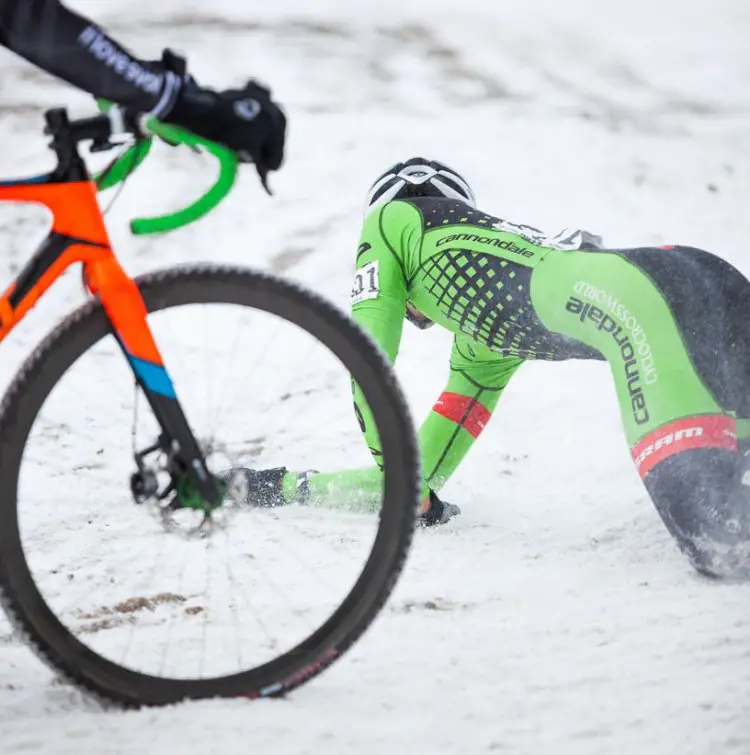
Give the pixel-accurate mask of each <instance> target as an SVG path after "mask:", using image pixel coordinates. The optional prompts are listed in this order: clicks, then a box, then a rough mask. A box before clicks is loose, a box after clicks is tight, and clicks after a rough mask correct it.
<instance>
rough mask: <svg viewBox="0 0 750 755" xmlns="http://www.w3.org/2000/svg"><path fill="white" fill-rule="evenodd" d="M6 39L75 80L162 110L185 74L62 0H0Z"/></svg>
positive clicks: (1, 37) (141, 107) (138, 107)
mask: <svg viewBox="0 0 750 755" xmlns="http://www.w3.org/2000/svg"><path fill="white" fill-rule="evenodd" d="M0 44H2V45H4V46H5V47H8V48H9V49H10V50H12V51H13V52H15V53H17V54H18V55H20V56H21V57H23V58H26V60H28V61H29V62H31V63H34V64H35V65H37V66H39V67H40V68H42V69H44V70H45V71H48V72H49V73H51V74H53V75H55V76H57V77H59V78H61V79H64V80H65V81H67V82H69V83H70V84H73V85H74V86H76V87H78V88H80V89H83V90H84V91H86V92H89V93H91V94H93V95H94V96H96V97H103V98H105V99H108V100H112V101H113V102H117V103H119V104H121V105H125V106H126V107H129V108H131V109H133V110H135V111H137V112H141V113H151V112H153V113H154V114H155V115H161V114H162V113H165V112H168V111H169V108H170V107H171V105H172V104H173V102H174V100H175V98H176V96H177V93H178V91H179V88H180V86H181V83H182V82H181V79H180V78H179V77H178V76H177V75H176V74H175V73H172V72H171V71H167V70H165V67H164V65H163V64H161V63H159V62H153V61H149V62H147V61H142V60H138V59H137V58H135V57H133V55H131V54H130V53H129V52H128V51H127V50H126V49H125V48H123V47H121V46H120V45H119V44H118V43H117V42H115V41H114V40H113V39H111V38H110V37H108V36H107V35H106V34H105V33H104V32H103V31H102V30H101V29H99V27H98V26H96V25H95V24H93V23H92V22H90V21H89V20H88V19H86V18H84V17H83V16H80V15H78V14H77V13H74V12H73V11H71V10H69V9H68V8H66V7H65V6H63V5H62V4H61V3H60V2H59V0H0Z"/></svg>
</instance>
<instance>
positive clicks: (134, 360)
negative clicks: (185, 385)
mask: <svg viewBox="0 0 750 755" xmlns="http://www.w3.org/2000/svg"><path fill="white" fill-rule="evenodd" d="M128 359H129V360H130V364H131V365H132V366H133V371H134V372H135V374H136V375H137V376H138V379H139V380H140V381H141V382H142V383H143V385H145V386H146V388H148V390H150V391H153V392H154V393H158V394H159V395H160V396H166V397H167V398H172V399H175V400H176V399H177V394H176V393H175V390H174V386H173V385H172V380H171V378H170V377H169V374H168V373H167V371H166V370H165V369H164V367H163V366H162V365H160V364H154V363H153V362H147V361H146V360H145V359H139V358H138V357H134V356H133V355H132V354H128Z"/></svg>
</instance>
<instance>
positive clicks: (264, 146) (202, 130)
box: [160, 50, 286, 190]
mask: <svg viewBox="0 0 750 755" xmlns="http://www.w3.org/2000/svg"><path fill="white" fill-rule="evenodd" d="M163 60H164V63H165V65H167V67H168V68H171V69H172V70H173V71H174V72H175V73H177V74H178V75H182V76H183V83H182V86H181V87H180V89H179V91H178V92H177V93H176V96H175V98H174V104H172V106H171V107H170V108H169V110H168V111H167V112H165V113H164V115H162V116H160V118H161V119H162V120H164V121H166V122H167V123H173V124H175V125H177V126H182V127H183V128H186V129H188V131H192V132H193V133H194V134H197V135H198V136H202V137H203V138H204V139H210V140H211V141H215V142H219V143H220V144H224V145H225V146H227V147H229V149H231V150H233V151H234V152H236V153H237V155H238V156H239V158H240V160H242V161H244V162H252V163H255V167H256V169H257V171H258V175H259V176H260V178H261V181H262V182H263V186H264V187H265V188H266V190H267V189H268V186H267V184H266V178H267V176H268V173H269V171H272V170H278V169H279V168H280V167H281V164H282V162H283V161H284V142H285V139H286V116H285V115H284V113H283V111H282V110H281V108H280V107H279V106H278V105H277V104H276V103H275V102H274V101H273V100H272V99H271V91H270V90H269V89H267V88H266V87H264V86H262V85H261V84H259V83H258V82H256V81H253V80H250V81H248V82H247V84H245V86H244V87H243V88H242V89H226V90H224V91H216V90H213V89H208V88H204V87H201V86H200V85H199V84H198V83H197V82H196V81H195V79H193V78H192V77H191V76H186V75H185V73H184V72H185V63H184V61H183V60H182V59H181V58H179V57H177V56H176V55H174V53H171V52H170V51H169V50H166V51H165V52H164V58H163Z"/></svg>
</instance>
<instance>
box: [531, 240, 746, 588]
mask: <svg viewBox="0 0 750 755" xmlns="http://www.w3.org/2000/svg"><path fill="white" fill-rule="evenodd" d="M534 277H535V279H536V280H535V279H532V298H533V300H534V304H535V307H536V309H537V311H538V313H539V315H540V317H541V318H542V320H543V321H544V322H545V324H546V325H547V326H548V327H550V329H552V330H555V331H557V332H561V333H564V334H565V335H569V336H572V337H574V338H577V339H580V340H582V341H584V343H587V344H588V345H590V346H593V347H595V348H597V349H599V350H600V351H601V352H602V353H603V354H604V355H605V357H606V358H607V359H608V361H609V363H610V366H611V368H612V372H613V376H614V379H615V385H616V388H617V393H618V397H619V400H620V405H621V410H622V416H623V423H624V425H625V431H626V435H627V438H628V442H629V444H630V447H631V451H632V454H633V459H634V461H635V463H636V467H637V468H638V471H639V473H640V475H641V477H642V478H643V480H644V483H645V485H646V488H647V490H648V491H649V494H650V495H651V498H652V499H653V501H654V504H655V505H656V508H657V510H658V511H659V514H660V515H661V517H662V519H663V520H664V522H665V524H666V525H667V527H668V529H669V531H670V532H671V533H672V535H673V536H674V537H675V539H676V540H677V542H678V544H679V546H680V548H681V549H682V550H683V551H684V552H685V553H687V554H688V556H689V557H690V560H691V561H692V563H693V564H694V565H695V566H696V568H698V569H699V570H701V571H704V572H707V573H711V574H716V575H732V576H748V575H750V534H749V531H748V519H749V517H748V505H747V503H746V502H745V498H744V495H743V488H742V486H741V484H740V481H739V476H740V472H741V463H740V460H741V457H740V454H739V451H738V445H737V438H736V422H735V414H738V415H739V416H740V417H747V416H748V413H749V412H748V408H749V407H748V406H747V402H748V400H750V390H748V387H749V386H748V380H747V376H748V375H749V374H750V370H748V369H747V362H748V357H747V355H746V353H745V351H744V350H743V349H742V348H739V344H740V343H743V342H744V343H747V340H746V339H745V336H744V333H745V329H746V327H747V326H746V325H745V322H746V321H747V320H746V318H749V317H750V312H746V310H747V309H748V307H750V286H749V285H748V283H747V281H745V279H744V278H742V276H741V275H740V274H739V273H738V272H737V271H736V270H735V269H734V268H732V267H731V266H729V265H727V264H726V263H725V262H723V261H722V260H720V259H718V258H716V257H713V256H712V255H709V254H708V253H706V252H702V251H700V250H692V249H686V248H677V249H671V250H661V249H635V250H626V251H621V252H612V253H610V252H603V253H572V254H571V253H564V254H559V255H557V254H555V255H550V257H549V258H548V259H545V261H544V263H542V264H541V265H540V266H539V267H538V268H537V272H536V273H535V276H534Z"/></svg>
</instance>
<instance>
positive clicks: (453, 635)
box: [0, 0, 750, 755]
mask: <svg viewBox="0 0 750 755" xmlns="http://www.w3.org/2000/svg"><path fill="white" fill-rule="evenodd" d="M71 4H72V5H73V7H75V8H77V9H79V10H81V11H82V12H85V13H88V14H90V15H91V16H93V17H95V18H96V19H97V20H99V21H100V22H101V23H102V24H103V25H105V26H106V28H108V29H109V30H110V31H111V32H112V33H113V34H115V35H116V36H117V37H118V38H119V39H120V40H121V41H122V42H123V43H125V44H126V45H128V46H130V47H131V48H132V49H133V50H135V51H136V52H137V53H139V54H141V55H143V56H153V57H157V56H158V55H159V51H160V50H161V48H162V47H163V46H166V45H169V46H172V47H174V48H176V49H180V50H183V51H185V52H186V53H188V56H189V61H190V66H191V70H192V71H193V72H194V73H195V74H196V76H197V77H198V78H199V79H200V80H201V81H204V82H206V83H212V84H215V85H217V86H223V85H230V84H238V83H240V82H241V81H242V80H243V77H246V76H248V75H254V76H257V77H259V78H261V79H263V80H266V81H267V82H269V83H270V84H271V85H272V86H273V87H274V91H275V93H276V95H277V96H278V98H279V100H280V101H281V102H283V103H284V104H285V105H286V108H287V112H288V115H289V118H290V130H289V145H288V146H289V149H288V158H287V164H286V166H285V168H284V170H283V171H281V172H280V173H279V174H278V175H274V176H273V177H272V185H273V187H274V189H275V191H276V196H275V197H273V198H269V197H266V196H265V195H264V194H263V192H262V190H261V189H260V187H259V185H258V183H257V181H256V180H255V178H254V176H253V175H252V170H251V169H248V170H246V171H244V174H245V175H243V177H242V179H241V181H240V184H239V186H238V187H237V189H236V191H235V193H234V195H233V196H232V197H231V198H230V199H229V200H228V201H227V202H226V204H225V205H224V206H223V207H222V208H220V209H219V210H218V211H217V212H216V213H215V214H214V215H212V216H211V217H210V218H208V219H206V220H204V221H203V222H201V223H200V224H198V225H196V226H195V227H192V228H191V229H190V230H188V231H183V232H178V233H175V234H174V235H171V236H169V237H167V238H164V239H162V240H160V241H159V242H158V244H155V243H154V242H152V241H143V240H142V239H133V238H131V237H130V236H129V235H128V233H127V229H126V221H127V219H128V218H130V217H132V216H133V215H134V214H137V213H143V212H148V211H149V210H151V211H153V210H154V209H165V208H166V207H167V206H170V203H171V206H176V205H178V204H179V203H180V200H181V199H184V197H185V192H186V187H187V186H189V185H190V184H189V182H190V181H194V182H200V181H205V180H206V179H207V177H208V176H207V173H208V171H209V170H210V168H209V167H208V163H207V162H206V161H201V160H196V159H195V158H194V157H192V156H190V155H185V154H183V153H181V152H179V153H178V152H177V151H175V150H169V149H166V148H164V149H161V150H159V153H158V155H157V156H155V157H154V158H153V160H152V164H151V166H150V167H147V168H145V169H144V171H143V173H142V174H141V175H140V176H139V177H138V178H137V179H134V180H133V185H132V186H131V187H129V188H128V189H126V191H125V193H124V195H123V197H122V199H121V200H120V202H119V203H118V204H117V206H116V208H115V210H114V211H113V212H112V213H111V214H110V216H109V219H110V222H109V226H110V229H111V232H112V235H113V239H114V241H115V242H116V245H117V248H118V250H119V254H120V257H121V259H122V261H123V263H124V264H125V265H126V267H127V269H128V270H129V271H130V272H131V273H138V272H143V271H145V270H148V269H151V268H154V267H157V266H158V267H161V266H164V265H166V264H169V263H172V262H185V261H200V260H217V261H234V262H242V263H247V264H249V265H255V266H258V267H261V268H264V269H270V270H275V271H277V272H279V273H281V274H283V275H286V276H290V277H291V278H294V279H296V280H301V281H303V282H304V283H305V284H306V285H308V286H309V287H311V288H313V289H315V290H316V291H319V292H321V293H322V294H324V295H326V296H327V297H329V298H330V299H331V300H333V301H335V302H336V303H337V304H338V305H340V306H341V307H342V308H346V307H347V304H348V301H347V299H348V292H349V288H350V283H351V273H352V269H353V262H354V250H355V248H356V240H357V234H358V224H359V221H360V219H361V198H362V197H363V195H364V192H365V190H366V188H367V186H368V183H369V181H370V180H371V179H372V178H373V177H374V176H376V175H377V174H378V173H379V172H381V171H382V170H384V169H385V168H386V167H387V166H388V165H390V164H391V163H393V162H395V161H397V160H400V159H404V158H406V157H409V156H412V155H414V154H424V155H426V156H428V157H436V158H438V159H441V160H443V161H445V162H447V163H448V164H452V165H454V166H455V167H456V168H457V169H458V170H459V171H461V172H462V173H464V175H465V176H466V177H467V178H468V179H469V180H470V181H471V182H472V183H473V185H474V187H475V190H476V193H477V195H478V197H479V199H480V206H481V207H482V208H483V209H486V210H487V211H489V212H491V213H493V214H496V215H500V216H501V217H506V218H509V219H511V220H514V221H517V222H526V223H530V224H532V225H537V226H540V227H542V228H545V229H548V230H550V231H555V230H557V229H558V228H560V227H562V226H563V225H581V226H583V227H586V228H589V229H590V230H593V231H596V232H598V233H600V234H602V235H603V236H604V238H605V241H608V242H609V243H611V244H612V245H620V246H622V245H639V244H661V243H685V244H690V245H694V246H698V247H703V248H707V249H710V250H711V251H713V252H715V253H717V254H719V255H721V256H723V257H724V258H726V259H727V260H729V261H731V262H732V263H733V264H735V265H736V266H737V267H739V268H740V270H742V271H743V272H744V273H746V274H750V262H749V261H748V252H747V248H748V239H750V213H749V212H748V203H749V202H750V157H748V155H750V46H749V45H748V40H749V39H750V4H748V3H747V2H745V0H691V2H689V3H686V2H680V1H679V0H648V1H646V0H633V1H632V2H629V3H614V2H610V1H609V0H607V1H603V2H598V3H595V2H587V1H586V0H569V1H568V2H554V0H525V1H524V2H507V1H506V0H462V2H457V3H448V2H446V0H432V1H430V0H411V1H410V2H400V3H397V2H393V0H380V2H375V1H374V0H367V1H365V0H352V1H351V2H345V1H344V0H316V2H314V3H313V2H303V1H302V0H278V1H277V2H274V3H260V2H255V3H249V2H238V1H235V2H230V0H214V2H212V3H204V2H200V3H199V2H197V0H163V2H160V3H155V2H145V0H131V1H130V2H124V0H85V1H84V0H78V2H73V3H71ZM56 104H67V105H70V106H71V107H72V108H73V109H74V111H75V112H76V113H78V114H82V113H84V112H85V110H86V107H87V100H86V98H85V97H83V96H82V95H81V94H79V93H77V92H75V91H73V90H72V89H70V88H69V87H67V86H65V85H63V84H60V83H58V82H56V81H55V80H54V79H52V78H51V77H48V76H47V75H45V74H43V73H41V72H38V71H36V70H35V69H34V68H33V67H31V66H30V65H28V64H26V63H24V62H23V61H21V60H19V59H17V58H15V57H13V56H11V55H10V54H8V53H6V52H3V53H2V54H0V145H2V149H0V175H2V176H4V177H5V176H7V177H12V176H14V175H23V174H33V173H36V172H41V171H42V170H44V169H45V168H46V167H48V166H49V164H50V161H49V157H48V155H47V153H46V152H45V150H44V140H43V138H42V136H41V133H40V123H41V112H42V110H43V108H44V107H47V106H51V105H56ZM42 234H43V217H42V216H41V215H40V214H39V213H36V212H32V211H29V210H28V209H27V208H23V209H19V208H16V207H13V208H10V209H9V208H8V207H4V208H2V210H0V242H1V243H2V252H1V253H0V271H1V272H2V274H3V277H5V278H7V279H8V280H9V279H10V277H11V275H12V273H14V272H15V271H16V270H17V269H18V267H19V265H20V264H22V263H23V261H24V258H25V257H26V256H27V254H28V253H30V251H31V249H32V248H33V244H34V241H35V239H38V238H39V237H40V235H42ZM81 300H82V298H81V294H80V290H79V286H78V281H77V277H76V274H75V273H71V274H70V275H68V276H66V278H65V280H64V281H63V282H61V283H60V284H58V286H57V287H56V288H55V289H54V290H53V292H52V293H51V295H50V296H49V298H48V299H45V300H44V302H43V303H41V304H40V305H39V306H38V307H37V309H36V310H35V311H34V312H33V313H32V315H31V316H30V317H29V319H28V321H27V322H24V323H23V324H22V326H21V327H20V328H19V329H18V331H17V332H16V333H14V334H13V335H12V336H11V337H10V338H9V339H8V340H7V342H6V343H4V344H3V351H2V354H3V358H2V362H1V363H0V373H1V375H2V384H3V386H4V385H6V384H7V381H8V380H9V379H10V377H11V375H12V373H13V372H14V370H15V369H16V368H17V367H18V365H19V364H20V362H21V360H22V359H23V358H24V357H25V356H26V355H27V354H28V353H29V351H30V349H31V348H32V347H33V345H34V344H36V343H37V342H38V340H39V339H40V337H41V336H42V334H44V333H45V332H47V331H48V330H49V329H50V328H51V327H52V324H53V323H54V322H56V321H57V318H58V317H59V316H60V315H61V314H62V313H63V312H64V311H66V310H68V309H70V308H71V307H72V306H74V305H75V304H77V303H79V302H80V301H81ZM411 331H412V329H407V333H406V336H405V339H404V343H403V347H402V355H401V358H400V361H399V365H398V373H399V375H400V376H401V378H402V379H403V384H404V387H405V389H406V391H407V393H408V395H409V397H410V400H411V403H412V406H413V409H414V413H415V418H416V419H417V421H420V420H421V418H422V416H423V415H424V413H425V412H426V411H427V410H428V408H429V406H430V405H431V403H432V401H433V400H434V398H435V397H436V396H437V394H438V393H439V391H440V389H441V388H442V385H443V381H444V379H445V377H446V374H447V370H446V359H447V353H448V348H449V343H450V339H449V337H448V336H447V335H446V334H443V333H434V332H430V333H428V334H420V333H416V332H411ZM319 410H320V411H321V412H324V410H325V403H324V402H323V405H322V407H319ZM311 411H313V409H312V408H311ZM309 441H310V443H314V442H315V438H310V439H309ZM50 463H51V464H56V463H57V464H64V463H65V459H64V458H55V457H54V454H53V458H52V460H51V461H50ZM445 496H446V498H448V499H449V500H452V501H455V502H456V503H458V504H460V505H461V506H462V508H463V515H462V516H461V517H460V518H458V519H457V520H456V521H455V523H451V524H450V525H448V526H446V527H445V528H443V529H441V530H439V531H428V532H419V533H418V536H417V537H416V541H415V544H414V547H413V552H412V554H411V557H410V559H409V561H408V564H407V567H406V570H405V572H404V574H403V576H402V579H401V580H400V582H399V585H398V587H397V589H396V591H395V594H394V596H393V597H392V599H391V600H390V601H389V603H388V605H387V607H386V609H385V610H384V612H383V614H382V616H381V617H380V618H379V619H378V620H377V621H376V622H375V624H374V625H373V627H372V628H371V629H370V630H369V631H368V632H367V634H366V635H365V637H364V638H363V639H362V640H361V641H360V642H359V643H358V644H357V645H356V646H355V648H354V649H353V650H352V651H351V652H350V653H349V654H348V655H347V656H345V658H344V659H342V660H341V661H339V662H338V663H336V664H335V665H334V666H333V667H332V668H331V669H330V670H328V671H327V672H326V673H324V674H323V675H322V676H321V677H319V678H317V679H315V680H314V681H313V682H311V683H310V684H309V685H307V686H305V687H303V688H302V689H300V690H298V691H295V692H294V693H293V694H291V695H290V696H289V698H288V699H286V700H284V701H263V702H252V703H250V702H246V701H229V702H222V701H212V702H206V703H192V704H185V705H180V706H175V707H171V708H166V709H159V710H145V711H141V712H128V713H120V712H102V711H100V710H98V709H97V708H96V706H93V705H92V704H91V703H89V702H88V701H87V700H86V699H85V698H84V697H83V696H81V695H80V694H79V693H77V692H75V691H73V690H71V689H70V688H69V687H67V686H66V685H60V684H59V683H55V682H54V677H53V675H52V673H51V672H50V671H49V670H48V669H46V668H45V667H44V666H42V665H41V664H40V663H39V662H38V661H37V660H36V658H35V657H34V656H33V655H32V654H31V652H30V651H28V650H27V649H26V648H25V647H24V646H23V645H21V644H19V643H18V642H17V641H16V640H15V639H14V638H13V637H12V635H11V634H10V629H9V627H8V625H7V622H5V620H4V619H0V752H2V753H8V754H9V753H27V752H42V753H97V754H99V755H104V753H160V752H168V751H176V752H181V753H183V754H185V755H187V754H188V753H245V752H261V751H262V752H280V753H326V754H327V755H337V754H338V753H355V752H356V753H358V754H360V755H371V754H376V753H377V754H378V755H379V754H380V753H414V755H417V753H419V754H420V755H421V754H422V753H425V755H433V754H434V755H437V754H438V753H468V754H473V753H483V752H502V753H529V754H532V753H533V754H534V755H544V754H547V753H555V754H556V755H562V754H563V753H575V754H576V755H579V754H580V755H585V754H588V753H618V754H628V755H629V754H631V753H632V754H633V755H635V754H636V753H638V754H639V755H641V754H642V755H646V754H648V755H651V754H652V753H653V754H654V755H671V754H672V753H675V754H676V753H680V755H709V754H711V755H713V754H714V753H716V754H718V753H722V754H723V753H732V754H735V753H736V754H738V755H739V754H742V755H745V754H747V753H750V626H749V624H750V620H749V618H748V608H749V603H750V588H748V587H745V586H737V585H722V584H717V583H711V582H709V581H706V580H704V579H701V578H699V577H698V576H697V575H696V574H695V573H693V571H692V570H691V569H690V567H689V565H688V564H687V562H686V560H685V559H684V558H683V557H682V556H681V555H680V554H679V553H678V551H677V549H676V547H675V546H674V544H673V543H672V541H671V540H670V538H669V536H668V535H667V533H666V531H665V530H664V528H663V526H662V525H661V523H660V521H659V519H658V516H657V514H656V512H655V510H654V509H653V507H652V505H651V504H650V502H649V501H648V499H647V497H646V495H645V492H644V490H643V488H642V486H641V484H640V481H639V479H638V477H637V475H636V473H635V471H634V469H633V467H632V465H631V463H630V459H629V454H628V451H627V447H626V444H625V442H624V439H623V437H622V435H621V432H620V422H619V417H618V412H617V407H616V403H615V399H614V391H613V390H612V387H611V385H610V378H609V375H608V370H607V367H606V365H603V364H598V363H591V364H587V363H574V362H570V363H565V364H530V365H527V366H525V367H524V368H523V369H522V370H521V372H520V373H519V375H518V376H517V377H516V378H515V379H514V381H513V383H512V384H511V385H510V387H509V388H508V390H507V393H506V395H505V396H504V398H503V400H502V401H501V404H500V407H499V408H498V411H497V412H496V416H495V418H494V420H493V421H492V423H491V424H490V426H489V427H488V429H487V430H486V432H485V434H484V436H483V437H482V438H481V440H480V441H479V443H478V444H477V447H476V449H474V450H473V452H472V454H471V455H470V457H469V458H468V459H467V461H466V462H465V464H464V465H463V466H462V467H461V469H460V470H459V472H458V473H457V474H456V475H455V478H454V479H453V480H452V481H451V482H450V484H449V486H448V487H447V488H446V490H445Z"/></svg>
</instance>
